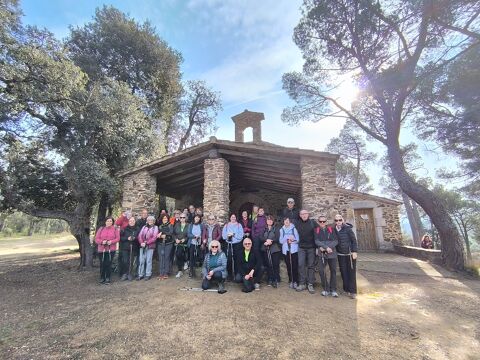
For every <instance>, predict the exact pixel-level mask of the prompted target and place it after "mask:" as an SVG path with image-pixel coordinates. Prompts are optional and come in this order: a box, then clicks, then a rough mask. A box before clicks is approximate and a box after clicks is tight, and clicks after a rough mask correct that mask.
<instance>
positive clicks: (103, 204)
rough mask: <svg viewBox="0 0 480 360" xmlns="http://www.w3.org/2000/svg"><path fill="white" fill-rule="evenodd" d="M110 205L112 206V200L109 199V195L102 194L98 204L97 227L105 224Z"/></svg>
mask: <svg viewBox="0 0 480 360" xmlns="http://www.w3.org/2000/svg"><path fill="white" fill-rule="evenodd" d="M109 207H110V202H109V200H108V195H107V194H102V196H101V197H100V202H99V204H98V211H97V225H96V228H97V229H98V228H99V227H100V226H102V225H103V224H105V219H106V218H107V213H108V210H109Z"/></svg>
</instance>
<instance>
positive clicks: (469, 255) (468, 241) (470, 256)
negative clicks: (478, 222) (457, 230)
mask: <svg viewBox="0 0 480 360" xmlns="http://www.w3.org/2000/svg"><path fill="white" fill-rule="evenodd" d="M463 232H464V234H465V235H464V239H465V247H466V249H467V260H468V261H469V262H470V261H472V252H471V250H470V238H469V237H468V229H467V225H466V224H465V223H463Z"/></svg>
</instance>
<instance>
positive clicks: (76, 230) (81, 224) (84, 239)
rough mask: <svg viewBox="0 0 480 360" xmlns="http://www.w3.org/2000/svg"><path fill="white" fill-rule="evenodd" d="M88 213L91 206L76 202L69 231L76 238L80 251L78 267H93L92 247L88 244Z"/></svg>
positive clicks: (89, 213)
mask: <svg viewBox="0 0 480 360" xmlns="http://www.w3.org/2000/svg"><path fill="white" fill-rule="evenodd" d="M90 215H91V207H89V206H88V205H87V204H78V205H77V207H76V209H75V213H74V216H73V218H72V220H71V221H70V222H69V224H70V231H71V233H72V234H73V236H75V239H76V240H77V243H78V247H79V252H80V267H86V268H91V267H93V247H92V246H91V245H90Z"/></svg>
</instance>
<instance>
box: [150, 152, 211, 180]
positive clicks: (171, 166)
mask: <svg viewBox="0 0 480 360" xmlns="http://www.w3.org/2000/svg"><path fill="white" fill-rule="evenodd" d="M207 158H208V152H202V153H200V154H197V155H194V156H191V157H187V158H186V159H182V160H177V161H175V162H172V163H170V164H167V165H160V166H159V167H155V168H153V169H152V170H150V171H149V173H150V175H156V174H160V173H163V172H165V171H168V170H172V169H177V168H180V167H184V166H187V168H188V165H189V164H191V163H195V162H197V161H202V164H203V160H205V159H207Z"/></svg>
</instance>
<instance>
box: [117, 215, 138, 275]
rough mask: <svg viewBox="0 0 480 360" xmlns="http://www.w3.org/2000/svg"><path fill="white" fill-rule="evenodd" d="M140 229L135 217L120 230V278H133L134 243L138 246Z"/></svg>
mask: <svg viewBox="0 0 480 360" xmlns="http://www.w3.org/2000/svg"><path fill="white" fill-rule="evenodd" d="M138 233H139V229H138V228H137V225H136V221H135V218H134V217H133V216H132V217H130V219H128V226H127V227H126V228H125V229H123V230H120V252H121V253H122V255H121V256H120V280H122V281H125V280H130V281H131V280H133V275H134V273H135V271H134V269H133V248H134V244H136V245H135V246H137V247H138V241H137V237H138Z"/></svg>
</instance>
